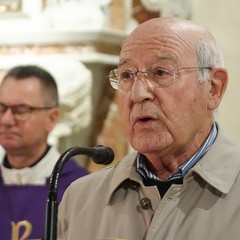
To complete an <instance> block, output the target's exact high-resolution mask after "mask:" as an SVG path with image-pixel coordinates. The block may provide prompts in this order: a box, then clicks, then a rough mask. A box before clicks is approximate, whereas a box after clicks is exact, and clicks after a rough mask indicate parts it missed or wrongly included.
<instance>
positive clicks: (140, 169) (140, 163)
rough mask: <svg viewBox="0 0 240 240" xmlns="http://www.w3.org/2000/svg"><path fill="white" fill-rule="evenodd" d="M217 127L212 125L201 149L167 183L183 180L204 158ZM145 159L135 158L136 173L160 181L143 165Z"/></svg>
mask: <svg viewBox="0 0 240 240" xmlns="http://www.w3.org/2000/svg"><path fill="white" fill-rule="evenodd" d="M217 132H218V130H217V126H216V123H215V122H214V123H213V126H212V129H211V132H210V134H209V135H208V137H207V139H206V140H205V141H204V143H203V144H202V145H201V147H200V148H199V149H198V150H197V152H196V153H195V154H194V155H193V156H192V157H191V158H190V159H189V160H188V161H187V162H185V163H183V164H182V165H181V166H180V167H179V168H178V169H177V170H176V171H175V172H174V173H173V174H172V175H171V176H170V177H169V178H168V181H170V180H174V179H180V178H183V177H184V176H185V175H186V174H187V172H188V171H189V170H190V169H191V168H192V167H193V166H194V165H195V164H196V163H197V162H198V161H199V160H200V159H201V158H202V157H203V156H204V154H205V153H206V152H207V151H208V150H209V148H210V147H211V146H212V144H213V142H214V140H215V139H216V136H217ZM145 161H146V158H145V156H143V155H142V154H139V155H138V157H137V172H138V173H139V174H140V175H141V176H142V177H143V178H149V179H153V180H158V181H162V180H161V179H160V178H159V177H157V176H156V175H155V174H154V173H152V172H151V171H149V170H148V168H147V167H146V164H145Z"/></svg>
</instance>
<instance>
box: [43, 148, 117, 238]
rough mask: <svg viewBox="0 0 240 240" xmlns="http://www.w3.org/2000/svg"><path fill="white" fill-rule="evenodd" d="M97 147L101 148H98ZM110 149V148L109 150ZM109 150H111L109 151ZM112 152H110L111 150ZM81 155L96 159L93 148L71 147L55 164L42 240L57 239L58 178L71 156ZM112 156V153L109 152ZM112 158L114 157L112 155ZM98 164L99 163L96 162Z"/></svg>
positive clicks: (110, 160)
mask: <svg viewBox="0 0 240 240" xmlns="http://www.w3.org/2000/svg"><path fill="white" fill-rule="evenodd" d="M99 147H100V148H101V147H103V146H100V145H99ZM109 149H110V148H109ZM110 150H111V149H110ZM111 151H112V150H111ZM78 154H82V155H87V156H89V157H92V158H94V157H97V154H98V153H97V150H96V149H95V148H80V147H73V148H70V149H68V150H66V151H65V152H64V153H62V154H61V155H60V157H59V159H58V161H57V163H56V164H55V166H54V168H53V171H52V174H51V178H50V187H49V193H48V199H47V204H46V216H45V217H46V219H45V220H46V221H45V236H44V240H56V239H57V214H58V202H57V188H58V179H59V176H60V172H61V171H62V168H63V165H64V164H65V163H66V162H67V161H68V160H69V159H70V158H71V157H73V156H75V155H78ZM111 154H113V152H111ZM113 156H114V155H113ZM113 156H111V157H112V158H111V159H108V161H106V162H102V164H108V163H110V162H112V160H113ZM97 163H100V164H101V162H97Z"/></svg>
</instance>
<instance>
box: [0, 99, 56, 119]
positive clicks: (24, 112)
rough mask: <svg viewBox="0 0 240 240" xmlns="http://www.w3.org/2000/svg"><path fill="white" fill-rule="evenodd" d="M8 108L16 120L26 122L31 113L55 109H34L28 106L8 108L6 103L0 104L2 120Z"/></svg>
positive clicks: (20, 105) (21, 105)
mask: <svg viewBox="0 0 240 240" xmlns="http://www.w3.org/2000/svg"><path fill="white" fill-rule="evenodd" d="M8 108H10V109H11V112H12V114H13V116H14V119H15V120H19V121H24V120H26V119H28V118H29V116H30V115H31V113H32V112H34V111H42V110H48V109H51V108H53V107H33V106H29V105H27V104H19V105H14V106H8V105H6V104H4V103H0V118H1V117H2V116H3V115H4V113H5V112H6V111H7V109H8Z"/></svg>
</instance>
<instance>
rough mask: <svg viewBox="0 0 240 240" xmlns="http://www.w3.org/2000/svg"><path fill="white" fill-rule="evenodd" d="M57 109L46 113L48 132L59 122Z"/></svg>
mask: <svg viewBox="0 0 240 240" xmlns="http://www.w3.org/2000/svg"><path fill="white" fill-rule="evenodd" d="M59 115H60V113H59V109H58V108H52V109H50V110H49V112H48V130H49V132H50V131H52V129H53V128H54V127H55V125H56V123H57V121H58V120H59Z"/></svg>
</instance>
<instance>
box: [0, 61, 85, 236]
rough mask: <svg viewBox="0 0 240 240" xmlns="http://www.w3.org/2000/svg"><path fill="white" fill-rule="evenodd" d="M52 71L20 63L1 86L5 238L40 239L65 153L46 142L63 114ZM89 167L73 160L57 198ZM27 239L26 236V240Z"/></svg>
mask: <svg viewBox="0 0 240 240" xmlns="http://www.w3.org/2000/svg"><path fill="white" fill-rule="evenodd" d="M58 101H59V100H58V89H57V85H56V82H55V80H54V78H53V76H52V75H51V74H50V73H49V72H47V71H46V70H45V69H43V68H41V67H38V66H35V65H25V66H16V67H14V68H12V69H10V70H9V71H8V72H7V74H6V75H5V76H4V78H3V80H2V82H1V85H0V144H1V146H2V147H3V148H4V150H5V155H4V159H3V160H2V165H1V168H0V226H1V227H0V229H1V230H0V239H15V238H16V239H18V238H19V239H20V237H23V236H24V237H25V238H26V239H41V238H43V236H44V224H45V208H46V202H47V197H48V191H49V180H50V176H51V173H52V170H53V168H54V166H55V164H56V162H57V160H58V159H59V157H60V153H59V152H58V151H57V149H56V148H55V147H54V146H50V145H49V144H48V142H47V139H48V135H49V133H50V132H51V131H52V130H53V128H54V126H55V124H56V123H57V121H58V119H59V109H58V104H59V103H58ZM87 174H88V171H87V170H86V169H84V168H82V167H80V166H79V165H78V164H77V163H76V162H75V161H74V160H69V161H68V162H67V163H66V164H65V166H64V168H63V170H62V173H61V174H60V177H59V185H58V186H59V189H58V201H60V200H61V198H62V195H63V192H64V191H65V189H66V188H67V187H68V186H69V184H70V183H71V182H72V181H74V180H76V179H77V178H80V177H82V176H84V175H87ZM25 238H24V239H25Z"/></svg>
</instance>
